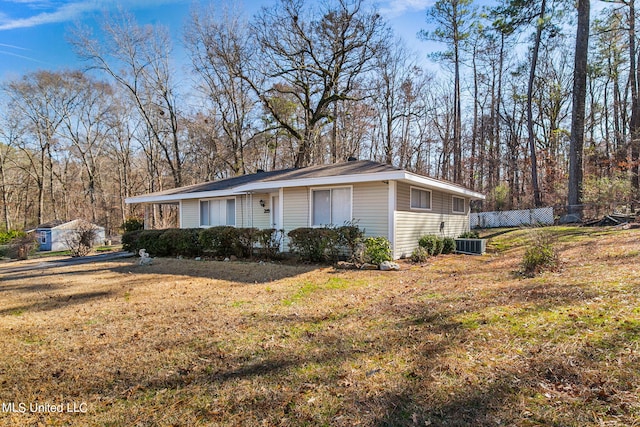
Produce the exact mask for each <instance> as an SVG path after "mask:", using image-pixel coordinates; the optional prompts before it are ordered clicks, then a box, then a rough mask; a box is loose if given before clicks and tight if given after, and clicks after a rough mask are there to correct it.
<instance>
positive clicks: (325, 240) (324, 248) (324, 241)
mask: <svg viewBox="0 0 640 427" xmlns="http://www.w3.org/2000/svg"><path fill="white" fill-rule="evenodd" d="M287 236H289V247H290V248H291V250H292V251H293V252H295V253H297V254H298V255H299V256H300V258H301V259H302V260H303V261H309V262H324V261H328V260H330V261H335V260H336V259H337V258H338V245H339V243H340V236H339V234H338V232H337V231H336V229H334V228H328V227H320V228H308V227H301V228H296V229H295V230H291V231H290V232H289V233H288V234H287Z"/></svg>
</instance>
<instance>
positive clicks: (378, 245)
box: [363, 237, 393, 265]
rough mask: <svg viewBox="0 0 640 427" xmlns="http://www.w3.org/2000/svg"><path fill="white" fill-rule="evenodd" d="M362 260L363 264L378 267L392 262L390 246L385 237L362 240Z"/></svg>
mask: <svg viewBox="0 0 640 427" xmlns="http://www.w3.org/2000/svg"><path fill="white" fill-rule="evenodd" d="M363 258H364V261H365V262H368V263H371V264H376V265H380V264H381V263H383V262H384V261H392V260H393V257H392V256H391V244H390V243H389V240H388V239H387V238H386V237H368V238H366V239H364V252H363Z"/></svg>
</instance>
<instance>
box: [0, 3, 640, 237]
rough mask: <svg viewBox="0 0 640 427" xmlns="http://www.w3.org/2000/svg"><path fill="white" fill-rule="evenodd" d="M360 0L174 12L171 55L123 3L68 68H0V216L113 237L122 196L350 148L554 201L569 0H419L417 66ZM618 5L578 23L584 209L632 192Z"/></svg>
mask: <svg viewBox="0 0 640 427" xmlns="http://www.w3.org/2000/svg"><path fill="white" fill-rule="evenodd" d="M578 3H579V5H580V4H582V5H583V8H582V13H583V17H584V3H586V6H587V9H586V10H587V15H588V10H589V9H588V5H589V2H588V1H586V2H585V1H584V0H581V1H580V2H578ZM367 4H368V3H365V2H363V1H362V0H325V1H323V2H311V1H306V2H305V1H303V0H279V1H277V2H276V3H275V4H273V5H272V6H268V7H264V8H262V9H261V10H260V12H258V13H257V14H256V15H255V16H253V17H246V16H244V15H242V14H240V13H238V12H237V10H235V9H213V8H212V7H201V8H197V9H194V10H193V11H192V13H191V19H190V20H189V22H188V23H187V24H186V26H185V29H184V32H183V34H182V37H181V39H182V42H183V43H184V45H185V46H186V50H187V52H188V53H189V59H190V62H189V63H188V64H177V63H175V62H174V52H173V50H172V37H171V36H170V34H169V33H168V31H167V29H166V28H164V27H163V26H161V25H139V24H138V23H136V22H135V20H134V19H133V18H132V16H131V15H129V14H128V13H126V12H123V11H120V12H118V13H116V14H113V15H105V16H104V17H103V18H102V21H101V23H102V25H101V26H100V28H98V29H93V30H92V29H91V28H82V27H76V28H75V29H74V30H73V31H72V32H70V33H69V35H68V39H69V43H71V44H72V45H73V46H74V48H75V50H76V52H77V54H78V56H79V57H80V58H81V59H82V60H84V63H85V64H86V68H84V69H82V70H65V71H47V70H42V71H37V72H33V73H29V74H26V75H24V76H22V77H20V78H17V79H14V80H10V81H5V82H2V96H1V102H2V107H1V108H0V120H1V123H0V191H1V194H2V199H1V200H0V204H1V205H2V219H1V220H0V222H1V223H2V224H3V226H4V227H6V228H7V229H11V228H14V229H15V228H28V227H32V226H34V225H36V224H38V223H41V222H44V221H49V220H53V219H73V218H76V217H82V218H85V219H87V220H90V221H93V222H96V223H99V224H101V225H103V226H105V227H106V228H107V230H108V232H110V233H113V232H115V231H117V228H118V226H119V225H120V224H121V223H122V222H123V221H124V220H125V219H126V218H128V217H131V216H136V215H140V211H139V209H140V208H139V207H136V206H127V205H125V203H124V199H125V198H126V197H128V196H131V195H135V194H140V193H144V192H151V191H160V190H165V189H169V188H174V187H177V186H181V185H187V184H192V183H196V182H202V181H205V180H213V179H220V178H224V177H229V176H234V175H239V174H245V173H253V172H255V171H256V170H257V169H264V170H272V169H279V168H284V167H303V166H307V165H311V164H323V163H331V162H338V161H344V160H346V159H347V158H348V157H350V156H353V157H357V158H361V159H371V160H376V161H380V162H386V163H390V164H393V165H395V166H398V167H401V168H406V169H408V170H411V171H415V172H418V173H422V174H426V175H429V176H432V177H435V178H440V179H446V180H451V181H454V182H456V183H459V184H461V185H464V186H467V187H469V188H471V189H474V190H476V191H479V192H483V193H485V194H487V195H488V199H487V201H485V202H484V204H483V206H479V207H478V208H481V209H483V210H492V209H507V208H527V207H532V206H535V205H555V206H561V207H566V206H567V203H568V201H567V196H568V180H569V164H570V161H569V157H570V151H571V150H570V146H571V145H572V144H573V143H570V141H571V140H572V128H573V129H574V130H573V133H574V136H575V134H576V131H575V129H576V126H575V123H574V126H572V114H573V116H574V117H575V116H576V113H575V111H574V112H573V113H572V108H573V106H574V105H576V102H575V101H574V99H575V98H573V96H574V94H575V93H574V92H575V91H576V89H575V87H576V85H575V84H574V58H576V64H577V63H578V61H577V59H579V57H577V56H576V55H575V51H576V49H582V48H581V47H580V46H584V43H583V44H582V45H580V44H579V43H576V41H578V42H579V39H580V38H578V40H576V32H575V27H576V22H578V9H577V8H576V5H575V2H569V1H567V0H543V1H542V2H528V1H524V0H509V1H506V2H502V3H500V4H499V5H497V6H495V7H493V8H482V9H481V8H479V7H477V6H475V5H474V2H473V0H438V1H437V2H436V3H435V5H434V6H433V7H432V8H431V9H429V11H428V13H427V16H426V21H425V28H432V30H430V31H422V32H421V33H420V34H419V35H418V36H419V37H420V38H422V39H423V40H426V41H436V42H439V44H438V46H439V47H440V49H439V51H438V52H437V53H435V54H431V55H430V56H431V60H432V61H433V62H434V63H435V64H437V65H438V66H439V67H440V69H439V71H437V72H432V71H429V70H428V69H427V68H425V67H424V65H423V63H424V61H422V60H421V59H420V58H423V57H424V56H425V54H424V53H420V52H418V53H413V52H411V51H409V49H408V48H407V47H406V44H405V42H404V41H403V40H401V39H399V38H398V37H397V36H396V35H394V34H393V32H392V31H391V30H390V28H389V26H388V24H387V23H386V22H385V20H384V19H383V18H382V17H381V16H380V14H379V13H378V12H377V11H376V10H374V9H372V8H370V7H368V6H367ZM636 19H637V16H636V11H635V1H634V0H619V1H617V2H610V4H608V5H607V6H606V7H605V8H602V10H601V11H600V12H598V14H597V16H594V14H592V17H591V22H590V27H589V26H588V27H589V31H588V32H587V35H588V37H589V38H588V41H589V51H588V61H587V66H586V74H587V79H586V84H585V85H584V92H585V100H584V113H583V114H584V124H583V125H580V123H578V125H577V128H578V129H582V130H583V132H584V143H583V148H580V149H579V150H578V154H580V155H582V158H581V159H578V165H579V168H578V169H579V171H580V172H581V173H583V176H584V179H583V181H581V184H580V185H579V187H576V188H578V189H579V197H578V199H577V200H578V201H579V203H580V204H584V205H586V206H589V207H591V206H597V207H598V208H601V209H606V208H608V207H609V205H610V204H612V203H617V204H627V205H629V206H632V205H633V204H634V203H636V204H637V202H638V199H639V197H638V195H639V191H638V188H639V185H638V171H639V167H640V162H639V157H640V140H639V138H638V131H639V128H640V100H639V94H638V86H639V85H640V70H639V68H638V63H639V62H640V58H639V57H638V55H639V54H640V52H639V50H638V47H637V38H636V31H635V24H636ZM581 22H582V25H583V26H584V23H585V21H584V19H583V20H582V21H581ZM586 22H587V23H589V20H588V19H587V21H586ZM583 41H584V40H583ZM576 46H577V47H576ZM575 68H576V69H577V68H578V67H575ZM579 88H580V86H579V85H578V90H580V89H579ZM578 106H579V105H578ZM574 110H575V109H574ZM579 110H580V109H579V108H578V111H579ZM574 147H575V145H574ZM574 155H575V154H574ZM154 214H155V220H156V222H157V223H158V224H159V225H162V220H163V219H162V215H163V211H161V210H158V211H155V212H154Z"/></svg>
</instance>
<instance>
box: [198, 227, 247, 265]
mask: <svg viewBox="0 0 640 427" xmlns="http://www.w3.org/2000/svg"><path fill="white" fill-rule="evenodd" d="M239 239H240V233H239V231H238V229H237V228H235V227H232V226H230V225H221V226H217V227H211V228H206V229H204V230H202V231H201V232H200V245H201V246H202V250H204V251H208V252H211V254H212V255H214V256H218V257H228V256H231V255H235V256H237V257H241V256H242V247H241V245H240V243H239Z"/></svg>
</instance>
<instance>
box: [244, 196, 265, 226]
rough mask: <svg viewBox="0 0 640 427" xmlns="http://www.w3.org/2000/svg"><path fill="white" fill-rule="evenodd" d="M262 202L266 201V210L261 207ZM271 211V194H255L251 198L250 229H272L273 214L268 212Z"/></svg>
mask: <svg viewBox="0 0 640 427" xmlns="http://www.w3.org/2000/svg"><path fill="white" fill-rule="evenodd" d="M260 200H262V201H264V208H263V207H262V206H260ZM266 209H271V196H270V195H269V194H262V193H261V194H253V195H252V196H251V210H252V217H251V221H250V222H249V225H248V227H255V228H257V229H259V230H264V229H265V228H271V214H270V212H266V213H265V210H266Z"/></svg>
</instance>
